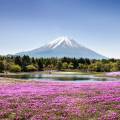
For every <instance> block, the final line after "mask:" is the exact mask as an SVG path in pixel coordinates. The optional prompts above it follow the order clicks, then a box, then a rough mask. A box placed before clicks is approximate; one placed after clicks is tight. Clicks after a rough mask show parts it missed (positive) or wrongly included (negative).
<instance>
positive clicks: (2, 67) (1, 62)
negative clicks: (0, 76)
mask: <svg viewBox="0 0 120 120" xmlns="http://www.w3.org/2000/svg"><path fill="white" fill-rule="evenodd" d="M3 71H4V64H3V61H0V73H2V72H3Z"/></svg>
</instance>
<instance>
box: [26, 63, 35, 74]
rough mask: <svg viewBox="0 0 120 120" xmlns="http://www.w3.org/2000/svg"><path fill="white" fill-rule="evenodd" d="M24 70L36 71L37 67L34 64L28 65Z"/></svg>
mask: <svg viewBox="0 0 120 120" xmlns="http://www.w3.org/2000/svg"><path fill="white" fill-rule="evenodd" d="M26 70H27V71H28V72H31V71H37V67H36V66H35V65H32V64H31V65H28V66H26Z"/></svg>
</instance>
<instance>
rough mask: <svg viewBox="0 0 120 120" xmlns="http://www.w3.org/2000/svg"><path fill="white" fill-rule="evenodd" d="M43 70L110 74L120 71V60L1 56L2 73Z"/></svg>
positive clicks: (0, 67) (0, 66)
mask: <svg viewBox="0 0 120 120" xmlns="http://www.w3.org/2000/svg"><path fill="white" fill-rule="evenodd" d="M43 70H59V71H62V70H63V71H64V70H73V71H74V70H78V71H82V72H110V71H119V70H120V59H102V60H96V59H88V58H79V59H77V58H67V57H64V58H31V57H29V56H25V55H24V56H23V57H20V56H0V72H5V71H9V72H31V71H43Z"/></svg>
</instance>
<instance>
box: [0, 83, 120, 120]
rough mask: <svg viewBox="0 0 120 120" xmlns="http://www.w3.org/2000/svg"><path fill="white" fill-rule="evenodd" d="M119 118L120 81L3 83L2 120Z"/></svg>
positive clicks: (1, 91) (94, 119) (105, 119)
mask: <svg viewBox="0 0 120 120" xmlns="http://www.w3.org/2000/svg"><path fill="white" fill-rule="evenodd" d="M2 119H4V120H119V119H120V82H96V83H70V82H68V83H67V82H26V83H1V84H0V120H2Z"/></svg>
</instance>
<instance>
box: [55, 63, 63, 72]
mask: <svg viewBox="0 0 120 120" xmlns="http://www.w3.org/2000/svg"><path fill="white" fill-rule="evenodd" d="M56 69H57V70H61V69H62V62H61V61H58V62H57V65H56Z"/></svg>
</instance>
